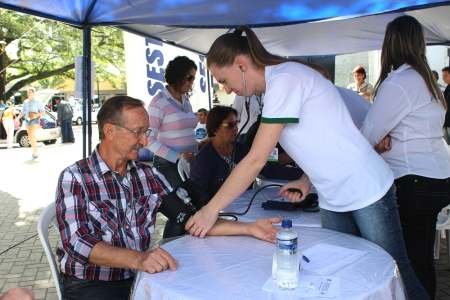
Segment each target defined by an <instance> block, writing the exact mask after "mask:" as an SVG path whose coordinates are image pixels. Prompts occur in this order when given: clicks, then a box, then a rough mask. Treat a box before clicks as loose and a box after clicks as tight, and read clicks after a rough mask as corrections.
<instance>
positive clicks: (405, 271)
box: [320, 186, 429, 300]
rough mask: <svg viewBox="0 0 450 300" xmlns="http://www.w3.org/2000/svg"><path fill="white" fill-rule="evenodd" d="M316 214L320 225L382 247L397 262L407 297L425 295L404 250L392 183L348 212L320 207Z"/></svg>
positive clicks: (421, 298) (413, 297)
mask: <svg viewBox="0 0 450 300" xmlns="http://www.w3.org/2000/svg"><path fill="white" fill-rule="evenodd" d="M320 216H321V219H322V226H323V227H324V228H327V229H331V230H336V231H339V232H343V233H348V234H353V235H357V236H360V237H362V238H364V239H366V240H369V241H371V242H373V243H375V244H377V245H378V246H380V247H381V248H383V249H384V250H386V252H388V253H389V254H390V255H391V256H392V257H393V258H394V259H395V261H396V263H397V266H398V268H399V270H400V274H401V276H402V279H403V283H404V284H405V288H406V292H407V294H408V299H410V300H412V299H418V300H425V299H429V297H428V294H427V292H426V291H425V289H424V287H423V286H422V284H421V283H420V282H419V280H418V279H417V276H416V274H415V273H414V270H413V269H412V267H411V264H410V262H409V259H408V255H407V253H406V248H405V242H404V239H403V234H402V227H401V224H400V218H399V214H398V209H397V201H396V196H395V187H394V186H392V187H391V188H390V189H389V191H388V192H387V193H386V194H385V195H384V196H383V198H381V199H380V200H378V201H377V202H375V203H373V204H371V205H369V206H366V207H364V208H361V209H358V210H354V211H349V212H333V211H329V210H325V209H321V210H320Z"/></svg>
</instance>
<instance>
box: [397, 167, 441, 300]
mask: <svg viewBox="0 0 450 300" xmlns="http://www.w3.org/2000/svg"><path fill="white" fill-rule="evenodd" d="M395 185H396V186H397V201H398V204H399V212H400V220H401V223H402V227H403V236H404V238H405V244H406V250H407V252H408V256H409V259H410V261H411V264H412V266H413V269H414V271H415V272H416V274H417V276H418V277H419V280H420V281H421V282H422V284H423V286H424V287H425V289H426V290H427V292H428V294H429V295H430V298H431V299H434V297H435V292H436V274H435V270H434V239H435V234H436V218H437V215H438V213H439V211H440V210H441V209H442V208H444V207H445V206H447V205H448V204H449V203H450V178H447V179H433V178H427V177H422V176H416V175H407V176H403V177H401V178H398V179H397V180H395Z"/></svg>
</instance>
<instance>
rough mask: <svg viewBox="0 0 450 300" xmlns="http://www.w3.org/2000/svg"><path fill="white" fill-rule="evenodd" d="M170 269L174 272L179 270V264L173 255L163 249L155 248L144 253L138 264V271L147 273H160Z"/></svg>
mask: <svg viewBox="0 0 450 300" xmlns="http://www.w3.org/2000/svg"><path fill="white" fill-rule="evenodd" d="M168 268H170V269H171V270H172V271H175V270H176V269H177V263H176V261H175V259H174V258H173V257H172V255H170V254H169V252H167V251H166V250H164V249H162V248H155V249H153V250H149V251H146V252H142V253H141V255H140V260H139V262H138V270H141V271H144V272H147V273H159V272H162V271H164V270H167V269H168Z"/></svg>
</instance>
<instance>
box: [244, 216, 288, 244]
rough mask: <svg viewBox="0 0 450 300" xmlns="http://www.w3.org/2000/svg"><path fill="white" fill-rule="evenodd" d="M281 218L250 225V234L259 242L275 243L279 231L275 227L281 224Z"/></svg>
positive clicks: (260, 220)
mask: <svg viewBox="0 0 450 300" xmlns="http://www.w3.org/2000/svg"><path fill="white" fill-rule="evenodd" d="M280 222H281V218H279V217H276V218H270V219H259V220H256V222H252V223H248V226H249V234H250V235H251V236H253V237H255V238H257V239H259V240H263V241H266V242H270V243H275V241H276V237H277V232H278V229H277V228H276V227H275V226H273V225H274V224H277V223H280Z"/></svg>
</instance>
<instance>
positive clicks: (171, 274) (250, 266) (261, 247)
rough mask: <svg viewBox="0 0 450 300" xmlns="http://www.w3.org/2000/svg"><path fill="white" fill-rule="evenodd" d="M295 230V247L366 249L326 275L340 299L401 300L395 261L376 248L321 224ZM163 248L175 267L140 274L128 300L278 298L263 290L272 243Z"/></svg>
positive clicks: (227, 240) (227, 241) (213, 242)
mask: <svg viewBox="0 0 450 300" xmlns="http://www.w3.org/2000/svg"><path fill="white" fill-rule="evenodd" d="M295 230H297V232H298V234H299V251H304V250H305V249H308V248H310V247H312V246H314V245H317V244H319V243H327V244H330V245H336V246H341V247H346V248H351V249H357V250H362V251H365V252H366V253H365V255H364V256H362V257H360V258H359V259H357V260H356V261H354V262H352V263H351V264H349V265H347V266H345V267H342V268H340V269H339V270H338V271H335V272H333V273H332V274H326V275H329V276H336V277H339V278H340V285H341V293H340V297H339V298H338V299H345V300H349V299H383V300H389V299H404V293H403V287H402V284H401V280H400V278H399V276H398V272H397V268H396V266H395V263H394V261H393V259H392V258H391V257H390V256H389V255H388V254H387V253H386V252H385V251H384V250H382V249H381V248H379V247H378V246H376V245H374V244H372V243H370V242H368V241H366V240H364V239H361V238H357V237H354V236H350V235H346V234H341V233H337V232H334V231H330V230H326V229H322V228H307V227H295ZM162 247H163V248H164V249H166V250H167V251H169V252H170V253H171V254H172V255H173V256H174V257H175V259H177V261H178V269H177V270H176V271H165V272H162V273H157V274H148V273H145V272H140V273H138V275H137V277H136V281H135V286H134V293H133V297H132V299H134V300H144V299H208V300H210V299H213V300H220V299H233V300H238V299H258V300H259V299H278V298H279V296H278V295H277V294H272V293H268V292H265V291H263V290H262V286H263V285H264V283H265V282H266V280H267V279H268V278H269V277H270V276H271V270H272V256H273V253H274V250H275V246H274V245H273V244H270V243H266V242H263V241H259V240H256V239H253V238H250V237H207V238H205V239H200V238H195V237H192V236H184V237H182V238H179V239H177V240H174V241H172V242H169V243H167V244H165V245H163V246H162ZM300 280H301V278H300ZM281 299H283V300H287V299H289V297H286V296H283V297H282V298H281ZM308 299H313V298H308ZM320 299H324V298H320Z"/></svg>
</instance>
